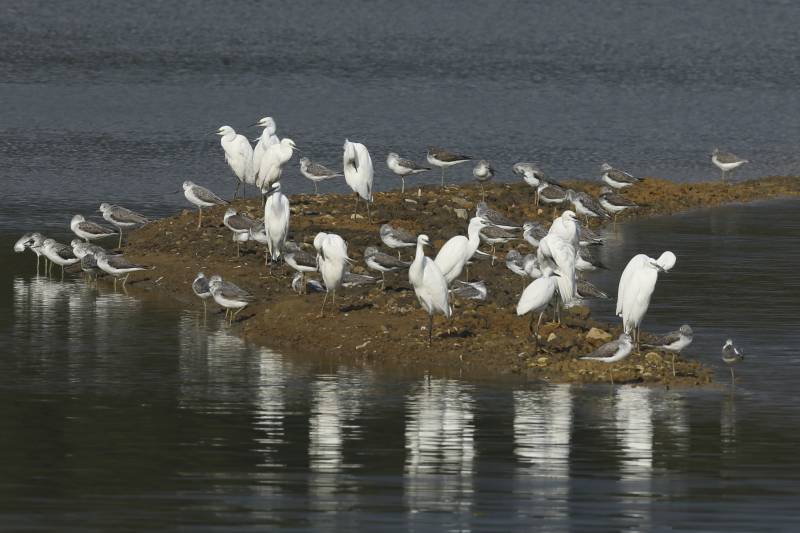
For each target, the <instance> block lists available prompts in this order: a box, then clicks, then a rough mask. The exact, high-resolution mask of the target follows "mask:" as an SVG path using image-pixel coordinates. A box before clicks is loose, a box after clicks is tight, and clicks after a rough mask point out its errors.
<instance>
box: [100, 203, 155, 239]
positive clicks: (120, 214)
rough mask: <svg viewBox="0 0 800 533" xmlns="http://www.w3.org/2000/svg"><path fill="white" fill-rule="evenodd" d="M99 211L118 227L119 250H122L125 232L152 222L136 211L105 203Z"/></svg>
mask: <svg viewBox="0 0 800 533" xmlns="http://www.w3.org/2000/svg"><path fill="white" fill-rule="evenodd" d="M98 211H99V212H100V213H102V215H103V218H104V219H106V220H107V221H108V222H111V223H112V224H113V225H114V226H116V228H117V231H118V232H119V243H118V244H117V247H119V248H122V232H123V230H126V229H136V228H140V227H142V226H144V225H145V224H147V223H148V222H150V220H149V219H148V218H147V217H146V216H144V215H142V214H139V213H137V212H136V211H131V210H130V209H128V208H126V207H122V206H119V205H113V204H109V203H105V202H104V203H102V204H100V209H98Z"/></svg>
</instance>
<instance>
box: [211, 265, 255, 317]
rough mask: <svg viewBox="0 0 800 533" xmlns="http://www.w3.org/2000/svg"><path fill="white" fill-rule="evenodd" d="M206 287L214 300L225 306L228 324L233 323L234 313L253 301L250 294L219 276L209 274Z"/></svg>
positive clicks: (237, 312)
mask: <svg viewBox="0 0 800 533" xmlns="http://www.w3.org/2000/svg"><path fill="white" fill-rule="evenodd" d="M208 289H209V291H210V292H211V297H212V298H214V301H215V302H217V304H219V305H220V307H224V308H225V316H226V317H228V316H230V319H229V321H228V324H229V325H230V324H233V320H234V319H235V318H236V315H238V314H239V312H240V311H241V310H242V309H244V308H245V307H247V306H248V304H250V302H252V301H253V295H252V294H250V293H249V292H247V291H246V290H244V289H242V288H241V287H239V286H238V285H236V284H234V283H231V282H230V281H223V280H222V278H221V277H220V276H211V279H210V280H208ZM234 310H235V311H234Z"/></svg>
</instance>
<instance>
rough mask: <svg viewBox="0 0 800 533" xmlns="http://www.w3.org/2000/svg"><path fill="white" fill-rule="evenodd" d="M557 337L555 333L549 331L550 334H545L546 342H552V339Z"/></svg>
mask: <svg viewBox="0 0 800 533" xmlns="http://www.w3.org/2000/svg"><path fill="white" fill-rule="evenodd" d="M557 338H558V337H557V336H556V334H555V333H551V334H550V335H548V336H547V342H553V341H554V340H556V339H557Z"/></svg>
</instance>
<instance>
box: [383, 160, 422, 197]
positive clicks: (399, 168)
mask: <svg viewBox="0 0 800 533" xmlns="http://www.w3.org/2000/svg"><path fill="white" fill-rule="evenodd" d="M386 166H388V167H389V170H391V171H392V172H394V173H395V174H397V175H398V176H400V179H401V180H402V184H403V185H402V188H401V189H400V192H401V193H404V192H406V176H413V175H414V174H419V173H421V172H427V171H429V170H430V167H423V166H422V165H418V164H416V163H415V162H414V161H412V160H410V159H406V158H404V157H400V156H399V155H397V154H396V153H395V152H389V155H387V156H386Z"/></svg>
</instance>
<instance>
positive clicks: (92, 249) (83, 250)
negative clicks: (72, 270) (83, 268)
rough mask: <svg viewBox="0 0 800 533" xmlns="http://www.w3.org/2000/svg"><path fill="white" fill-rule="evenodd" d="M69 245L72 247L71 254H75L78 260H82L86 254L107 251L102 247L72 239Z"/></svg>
mask: <svg viewBox="0 0 800 533" xmlns="http://www.w3.org/2000/svg"><path fill="white" fill-rule="evenodd" d="M69 245H70V246H72V253H73V254H75V257H77V258H78V259H83V257H84V256H85V255H87V254H96V253H98V252H107V250H106V249H105V248H103V247H102V246H99V245H97V244H92V243H90V242H84V241H82V240H80V239H72V241H71V242H70V243H69Z"/></svg>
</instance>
